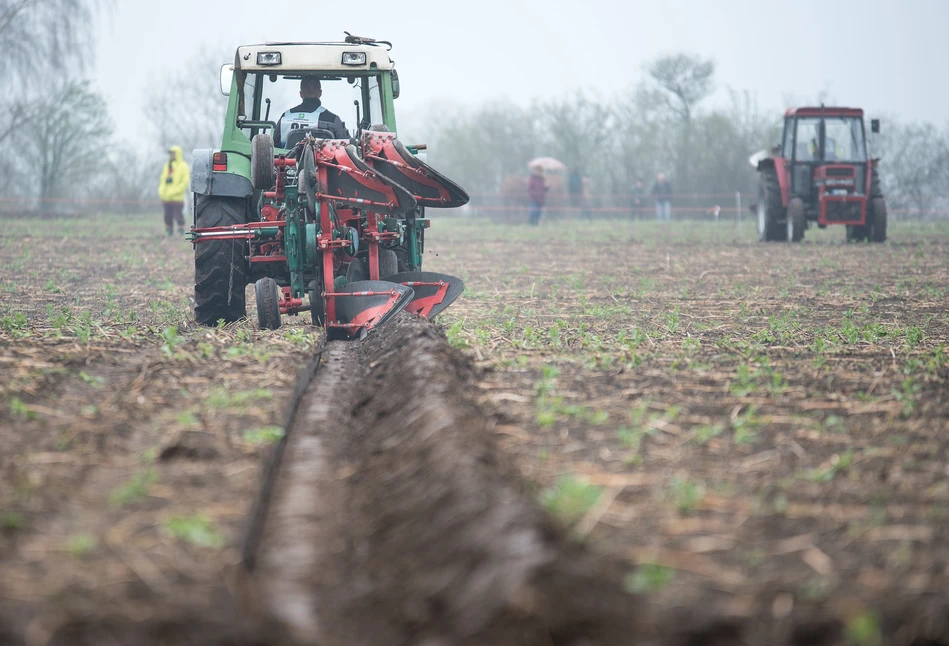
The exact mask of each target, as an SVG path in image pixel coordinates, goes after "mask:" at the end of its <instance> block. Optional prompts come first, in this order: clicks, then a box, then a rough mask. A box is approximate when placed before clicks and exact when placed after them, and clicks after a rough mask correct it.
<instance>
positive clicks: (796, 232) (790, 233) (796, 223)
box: [786, 197, 807, 242]
mask: <svg viewBox="0 0 949 646" xmlns="http://www.w3.org/2000/svg"><path fill="white" fill-rule="evenodd" d="M805 228H807V220H806V219H805V217H804V200H802V199H801V198H799V197H792V198H791V200H790V201H789V202H788V215H787V223H786V229H787V241H788V242H800V241H801V240H803V239H804V229H805Z"/></svg>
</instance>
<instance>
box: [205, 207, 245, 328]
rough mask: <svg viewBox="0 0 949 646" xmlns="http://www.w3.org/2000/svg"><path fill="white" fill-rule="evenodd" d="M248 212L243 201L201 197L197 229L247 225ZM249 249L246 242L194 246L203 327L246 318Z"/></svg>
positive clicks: (223, 241)
mask: <svg viewBox="0 0 949 646" xmlns="http://www.w3.org/2000/svg"><path fill="white" fill-rule="evenodd" d="M246 209H247V204H246V201H245V200H244V199H242V198H237V197H217V196H211V195H198V196H196V199H195V205H194V211H195V227H197V228H199V229H200V228H205V227H222V226H233V225H235V224H244V223H245V222H247V214H246ZM245 247H246V243H245V242H244V241H243V240H209V241H208V242H202V243H200V244H196V245H195V246H194V318H195V320H196V321H197V322H198V323H200V324H201V325H217V322H218V321H224V322H225V323H231V322H232V321H238V320H240V319H242V318H244V316H245V311H244V308H245V303H244V287H245V286H246V285H247V282H246V279H245V276H246V274H247V260H246V259H245V256H246V255H247V252H246V250H245Z"/></svg>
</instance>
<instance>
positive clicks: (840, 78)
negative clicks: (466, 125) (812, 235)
mask: <svg viewBox="0 0 949 646" xmlns="http://www.w3.org/2000/svg"><path fill="white" fill-rule="evenodd" d="M265 9H266V10H269V11H272V12H273V16H272V18H271V19H269V20H264V19H261V18H260V17H259V15H260V12H261V11H263V10H265ZM947 27H949V0H900V1H897V0H793V1H791V2H788V1H782V2H778V1H773V0H757V1H753V0H625V1H620V0H616V1H611V0H581V1H580V2H577V1H576V0H569V1H568V0H548V1H528V0H477V1H475V0H470V1H469V0H387V1H381V0H362V1H360V2H349V1H348V0H343V1H338V2H327V1H325V0H324V1H321V2H314V1H312V0H297V1H295V2H294V1H291V0H270V1H269V2H260V1H259V0H258V1H252V0H161V1H160V2H151V1H150V2H141V1H140V0H116V11H115V12H114V14H113V15H112V16H111V17H109V18H104V19H103V20H102V21H101V25H100V29H99V46H98V56H97V62H96V69H95V73H94V78H95V81H96V82H97V84H98V86H99V88H100V89H101V90H102V91H103V92H104V93H105V94H106V96H107V97H108V98H109V100H110V101H111V103H112V109H113V117H114V118H115V121H116V125H117V128H118V133H119V134H120V135H121V136H123V137H126V138H133V137H134V136H135V135H136V133H138V132H140V131H141V121H140V120H141V118H142V111H141V107H142V100H141V97H142V94H143V91H144V89H145V88H146V87H147V85H148V83H151V82H158V81H159V80H160V79H161V78H162V73H163V72H165V71H167V70H171V69H172V68H175V67H180V66H183V65H185V64H186V63H187V62H188V60H189V59H191V58H192V57H193V56H194V55H195V54H197V53H198V52H199V51H201V50H202V48H204V49H206V50H212V51H215V52H216V51H220V52H221V53H222V55H221V63H224V62H227V61H228V60H229V59H230V58H232V57H233V50H234V49H235V48H236V47H237V45H240V44H247V43H257V42H264V41H273V40H339V39H341V38H342V36H343V30H347V31H349V32H351V33H354V34H358V35H363V36H371V37H374V38H379V39H384V40H391V41H392V42H393V44H394V45H395V48H394V49H393V51H392V54H391V55H392V57H393V59H394V60H395V61H396V63H397V67H398V69H399V73H400V74H399V76H400V79H401V81H402V96H401V97H400V98H399V101H398V109H399V113H400V114H403V115H404V114H406V113H408V112H414V113H415V114H418V113H419V112H420V111H421V110H424V109H425V108H426V107H427V106H430V105H432V104H434V103H436V102H437V103H438V104H442V102H443V101H449V102H456V103H473V104H477V103H481V102H484V101H486V100H490V99H494V98H501V97H505V98H508V99H512V100H515V101H519V102H524V103H527V102H528V101H529V100H530V99H532V98H534V97H551V96H556V95H558V94H562V93H564V92H567V91H570V90H572V89H574V88H586V89H591V90H594V91H596V92H599V93H601V94H603V95H608V94H611V93H612V92H614V91H616V90H619V89H623V88H628V87H630V86H632V85H633V84H634V83H635V82H637V81H638V80H640V79H641V78H642V77H643V75H644V73H643V71H642V66H643V64H644V63H645V62H647V61H649V60H651V59H653V58H655V57H656V56H657V55H659V54H662V53H672V52H678V51H687V52H692V53H695V54H699V55H701V56H705V57H710V58H712V59H713V60H714V61H715V63H716V66H717V70H716V79H717V87H718V88H719V93H718V95H717V97H716V99H715V100H721V99H722V96H723V95H724V93H723V92H722V89H723V88H725V87H732V88H735V89H739V90H750V91H752V92H754V93H755V94H756V95H757V98H758V101H759V104H760V105H761V107H762V108H769V109H774V110H775V111H776V112H777V111H780V110H783V108H784V107H785V106H784V102H785V98H787V97H796V98H798V99H804V100H806V99H811V98H813V97H816V96H817V95H818V94H819V93H820V92H822V91H826V92H828V93H829V94H830V95H831V96H833V97H834V98H835V99H836V101H837V102H838V103H840V104H844V105H848V104H849V105H853V106H858V107H863V108H865V109H866V110H867V111H868V114H872V115H878V114H892V115H895V116H899V117H900V118H903V119H910V120H928V121H934V122H936V123H938V124H940V125H944V124H947V123H949V82H947V80H946V75H945V66H946V62H947V61H949V38H947V37H946V35H945V32H946V28H947ZM208 91H209V92H218V93H219V89H218V88H217V87H210V88H208ZM221 100H222V101H224V100H225V99H224V97H223V96H222V97H221ZM330 108H331V109H332V106H330ZM884 127H885V126H884Z"/></svg>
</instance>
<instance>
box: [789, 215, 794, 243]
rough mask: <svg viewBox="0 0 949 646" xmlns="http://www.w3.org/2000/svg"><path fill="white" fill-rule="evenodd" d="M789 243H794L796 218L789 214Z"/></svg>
mask: <svg viewBox="0 0 949 646" xmlns="http://www.w3.org/2000/svg"><path fill="white" fill-rule="evenodd" d="M788 242H794V218H793V217H791V213H790V211H789V212H788Z"/></svg>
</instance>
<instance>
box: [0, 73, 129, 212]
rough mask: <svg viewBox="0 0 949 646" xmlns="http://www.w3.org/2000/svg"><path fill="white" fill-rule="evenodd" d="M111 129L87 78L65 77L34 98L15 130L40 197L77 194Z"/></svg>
mask: <svg viewBox="0 0 949 646" xmlns="http://www.w3.org/2000/svg"><path fill="white" fill-rule="evenodd" d="M111 135H112V124H111V121H110V120H109V118H108V111H107V109H106V105H105V101H104V100H103V99H102V97H101V96H100V95H99V94H97V93H96V92H94V91H92V90H91V89H90V88H89V86H88V84H86V83H81V82H77V81H69V82H66V83H64V84H62V85H60V86H58V87H54V88H52V89H51V90H49V91H48V92H44V93H43V94H42V95H40V96H39V97H37V98H36V99H35V104H34V109H33V110H31V117H30V119H29V121H27V123H26V125H25V127H24V128H22V129H21V130H20V131H18V133H17V135H16V137H17V140H18V141H17V144H18V145H17V148H19V149H21V150H27V151H29V157H30V159H31V160H33V161H32V162H31V163H32V171H33V172H32V173H31V175H32V176H33V177H34V178H35V179H34V181H35V189H36V194H37V195H38V196H39V198H40V199H48V198H53V197H67V196H68V195H69V194H73V195H75V194H77V193H78V192H79V191H81V189H82V185H83V183H84V182H87V181H88V180H90V179H91V178H92V177H94V176H95V175H96V174H97V173H98V172H99V171H100V170H101V169H102V166H103V163H104V159H105V158H104V150H105V149H106V148H107V140H108V139H109V138H110V137H111Z"/></svg>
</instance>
